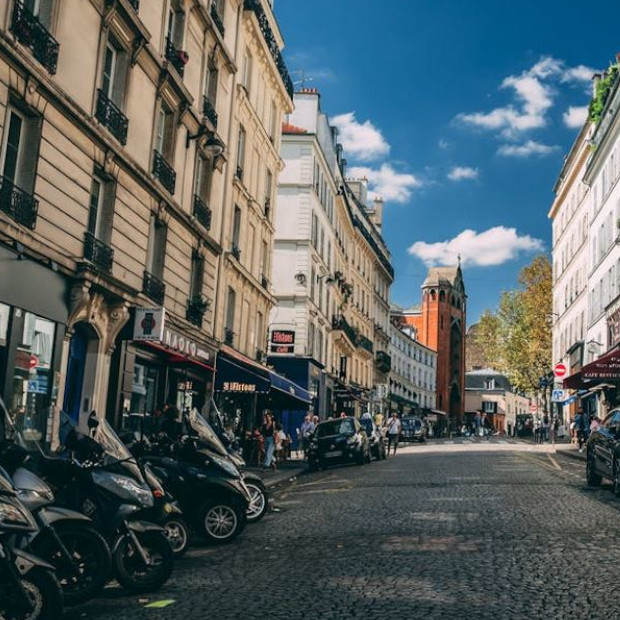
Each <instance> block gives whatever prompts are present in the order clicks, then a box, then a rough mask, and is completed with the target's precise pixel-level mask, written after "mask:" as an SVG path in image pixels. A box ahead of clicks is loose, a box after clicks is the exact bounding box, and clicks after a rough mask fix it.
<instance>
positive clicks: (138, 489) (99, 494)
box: [41, 414, 174, 593]
mask: <svg viewBox="0 0 620 620" xmlns="http://www.w3.org/2000/svg"><path fill="white" fill-rule="evenodd" d="M89 428H90V429H91V432H92V434H93V437H92V438H91V437H89V436H88V435H85V434H83V433H80V432H79V431H78V430H77V428H76V426H75V424H74V423H73V422H72V421H71V420H70V419H69V418H68V416H66V415H64V414H63V416H62V422H61V440H62V444H63V447H64V448H65V450H66V451H67V452H68V457H69V458H55V459H50V458H46V459H42V460H41V465H42V468H41V474H42V476H43V477H44V478H45V480H46V481H47V482H48V483H49V484H50V486H51V487H52V488H53V490H54V493H55V495H56V497H57V498H58V501H59V503H60V504H61V505H63V506H67V507H69V508H72V509H76V510H81V511H82V512H83V513H84V514H86V515H87V516H88V517H90V518H91V519H92V520H93V522H94V524H95V526H96V528H97V530H98V531H99V533H101V534H102V535H103V536H104V537H105V538H106V540H107V542H108V544H109V546H110V548H111V550H112V570H113V574H114V577H116V579H117V580H118V582H119V583H120V584H121V585H122V586H123V587H124V588H126V589H127V590H129V591H131V592H136V593H142V592H151V591H154V590H157V589H158V588H160V587H161V586H162V585H163V584H164V583H165V582H166V581H167V580H168V578H169V577H170V574H171V572H172V567H173V561H174V560H173V553H172V548H171V546H170V544H169V542H168V539H167V538H166V535H165V533H164V530H163V528H161V527H160V526H158V525H155V524H154V523H151V522H149V521H147V520H145V519H147V518H148V517H147V516H146V515H148V514H149V511H150V510H151V509H153V507H154V505H155V500H154V497H153V491H152V489H151V487H150V486H149V485H148V483H147V482H146V480H145V478H144V476H143V474H142V471H141V469H140V468H139V467H138V464H137V463H136V460H135V459H134V457H132V455H131V453H130V452H129V451H128V450H127V449H126V448H125V446H124V445H123V443H122V442H121V441H120V439H119V438H118V436H117V435H116V433H115V432H114V430H113V429H112V427H111V426H110V425H109V424H108V422H107V421H106V420H97V419H96V418H94V417H91V418H89Z"/></svg>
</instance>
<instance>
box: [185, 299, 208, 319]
mask: <svg viewBox="0 0 620 620" xmlns="http://www.w3.org/2000/svg"><path fill="white" fill-rule="evenodd" d="M208 307H209V302H208V301H207V300H206V299H205V298H204V297H201V296H198V297H192V298H190V299H188V300H187V311H186V313H185V318H186V319H187V320H188V321H189V322H190V323H192V324H193V325H196V327H202V319H203V317H204V315H205V312H206V311H207V308H208Z"/></svg>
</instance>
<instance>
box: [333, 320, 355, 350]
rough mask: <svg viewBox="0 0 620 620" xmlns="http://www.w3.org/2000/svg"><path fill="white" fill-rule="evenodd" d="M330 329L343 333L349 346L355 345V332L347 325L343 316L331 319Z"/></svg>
mask: <svg viewBox="0 0 620 620" xmlns="http://www.w3.org/2000/svg"><path fill="white" fill-rule="evenodd" d="M332 329H334V330H341V331H343V332H344V333H345V335H346V337H347V338H348V339H349V341H350V342H351V344H352V345H354V346H356V345H357V332H356V331H355V330H354V329H353V328H352V327H351V326H350V325H349V322H348V321H347V320H346V319H345V318H344V316H333V317H332Z"/></svg>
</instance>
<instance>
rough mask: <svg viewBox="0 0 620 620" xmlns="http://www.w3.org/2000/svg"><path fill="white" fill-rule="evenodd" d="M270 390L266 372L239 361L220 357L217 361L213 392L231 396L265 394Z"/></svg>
mask: <svg viewBox="0 0 620 620" xmlns="http://www.w3.org/2000/svg"><path fill="white" fill-rule="evenodd" d="M269 388H270V381H269V376H268V371H267V369H265V370H264V371H261V370H259V369H255V368H253V367H252V366H249V365H248V364H244V363H243V362H241V361H239V362H238V361H237V360H233V359H230V358H228V357H224V356H222V355H219V356H218V359H217V372H216V373H215V391H216V392H225V393H231V394H255V393H259V394H267V392H269Z"/></svg>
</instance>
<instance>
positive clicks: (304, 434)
mask: <svg viewBox="0 0 620 620" xmlns="http://www.w3.org/2000/svg"><path fill="white" fill-rule="evenodd" d="M314 429H315V424H314V422H313V421H312V418H311V417H310V416H309V415H307V416H306V417H305V418H304V421H303V424H302V425H301V428H300V429H299V434H300V439H301V448H302V450H303V451H304V458H306V455H307V453H308V445H309V443H310V436H311V435H312V433H314Z"/></svg>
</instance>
